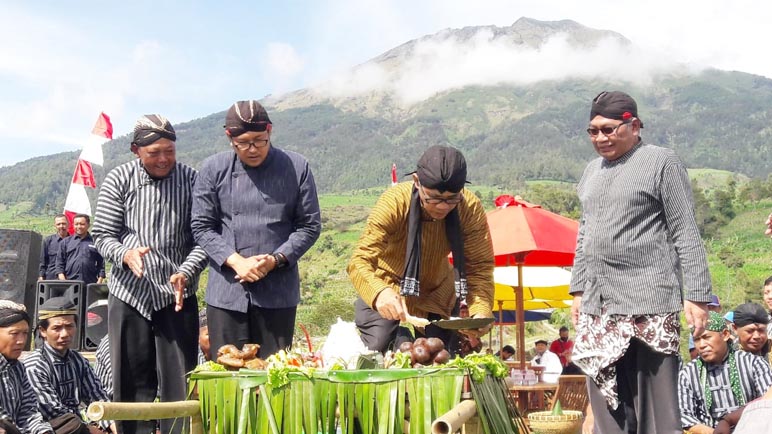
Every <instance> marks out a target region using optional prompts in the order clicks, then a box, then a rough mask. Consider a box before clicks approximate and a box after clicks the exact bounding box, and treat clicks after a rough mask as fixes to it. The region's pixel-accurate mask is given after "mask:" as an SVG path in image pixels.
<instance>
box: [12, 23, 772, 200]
mask: <svg viewBox="0 0 772 434" xmlns="http://www.w3.org/2000/svg"><path fill="white" fill-rule="evenodd" d="M352 37H354V36H352ZM609 89H622V90H625V91H627V92H628V93H630V94H632V95H633V96H634V97H635V98H636V99H637V100H638V104H639V114H640V117H641V119H642V120H643V121H644V124H645V129H644V130H643V137H644V139H645V140H646V141H649V142H653V143H657V144H661V145H663V146H667V147H671V148H674V149H675V150H677V151H678V153H679V154H680V155H681V157H682V158H683V159H684V161H685V162H686V164H687V166H689V167H709V168H716V169H725V170H731V171H735V172H740V173H743V174H746V175H749V176H755V177H766V176H767V171H768V169H767V163H766V161H765V158H764V157H765V156H766V155H767V151H768V150H769V149H770V142H771V141H772V139H771V137H772V129H771V127H770V117H771V116H772V103H770V101H772V80H770V79H767V78H764V77H760V76H754V75H751V74H746V73H742V72H730V71H719V70H714V69H705V70H700V69H698V68H695V67H693V66H691V65H684V64H678V63H676V62H674V61H672V60H671V59H668V58H664V57H662V56H659V55H658V54H657V53H650V52H645V51H643V50H641V49H639V48H637V47H636V45H635V43H634V41H628V40H627V39H626V38H625V37H624V36H622V35H620V34H618V33H613V32H608V31H603V30H596V29H590V28H587V27H584V26H582V25H581V24H578V23H576V22H573V21H556V22H542V21H536V20H533V19H528V18H521V19H519V20H517V21H516V22H515V23H514V24H513V25H512V26H509V27H495V26H481V27H466V28H462V29H446V30H442V31H440V32H438V33H436V34H433V35H428V36H425V37H422V38H419V39H416V40H413V41H409V42H406V43H405V44H402V45H400V46H398V47H395V48H394V49H392V50H389V51H387V52H385V53H383V54H381V55H379V56H377V57H375V58H373V59H372V60H370V61H368V62H366V63H364V64H361V65H358V66H356V67H354V68H352V69H351V70H349V71H344V72H342V73H341V74H339V75H338V76H335V77H331V78H330V79H329V80H328V81H325V82H322V83H319V84H317V85H314V86H312V87H310V88H307V89H302V90H298V91H295V92H291V93H288V94H285V95H278V96H268V97H267V98H265V99H264V103H265V105H266V106H267V107H268V110H269V113H270V116H271V119H272V120H273V122H274V126H275V129H274V134H273V143H274V145H275V146H277V147H279V148H285V149H291V150H296V151H299V152H301V153H303V154H304V155H306V157H308V159H309V160H310V161H311V165H312V167H313V170H314V175H315V178H316V181H317V183H318V185H319V187H320V189H321V190H322V191H341V190H351V189H356V188H365V187H373V186H381V185H386V184H387V183H388V180H389V169H390V167H391V164H392V163H396V164H397V166H398V170H399V171H400V172H402V173H405V172H409V171H411V169H412V167H413V166H414V164H415V161H416V159H417V158H418V156H419V155H420V153H421V152H422V151H423V150H424V149H426V147H428V146H430V145H433V144H450V145H452V146H456V147H458V148H460V149H461V150H463V151H464V152H465V154H466V156H467V160H468V162H469V167H470V178H471V180H472V181H473V183H475V184H488V185H490V184H495V185H501V186H504V187H510V186H513V185H515V183H516V182H517V181H518V180H521V179H534V178H549V179H558V180H566V181H575V180H577V179H578V177H579V176H581V171H582V169H583V168H584V166H585V165H586V163H587V161H589V160H590V159H592V158H593V157H594V156H595V153H594V151H593V150H592V147H591V145H590V143H589V140H588V139H587V137H586V133H585V132H584V129H585V128H586V125H587V121H588V115H589V101H590V100H591V99H592V98H593V97H594V96H595V95H596V94H597V93H599V92H600V91H602V90H609ZM249 97H251V96H250V95H245V96H244V98H245V99H246V98H249ZM223 119H224V112H219V113H214V114H211V115H208V116H205V117H203V118H201V119H197V120H193V121H190V122H186V123H180V124H177V125H176V126H175V127H176V129H177V132H178V159H179V160H180V161H183V162H186V163H189V164H192V165H193V166H198V165H199V164H200V162H201V161H202V160H203V159H204V158H206V157H207V156H209V155H211V154H213V153H214V152H217V151H221V150H222V151H224V150H227V149H228V143H227V141H226V140H225V136H224V134H223V130H222V123H223ZM128 142H129V139H128V137H126V136H124V137H119V138H117V139H116V140H114V141H112V142H109V143H107V144H105V146H104V151H105V167H104V168H102V169H98V170H97V177H98V180H97V183H98V185H99V184H100V183H101V178H102V177H103V175H104V173H106V170H109V169H111V168H112V167H114V166H115V165H117V164H120V163H122V162H125V161H128V160H129V159H130V158H132V155H131V154H130V153H129V146H128ZM76 159H77V153H74V152H70V153H63V154H57V155H51V156H46V157H39V158H34V159H31V160H27V161H25V162H22V163H19V164H16V165H14V166H11V167H5V168H0V203H5V204H12V203H17V202H21V201H32V202H34V203H35V206H36V207H37V209H39V210H40V212H48V210H56V209H61V207H62V204H63V202H64V197H65V195H66V190H67V188H68V186H69V181H70V178H71V176H72V171H73V169H74V165H75V161H76ZM46 204H47V205H46Z"/></svg>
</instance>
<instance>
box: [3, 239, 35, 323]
mask: <svg viewBox="0 0 772 434" xmlns="http://www.w3.org/2000/svg"><path fill="white" fill-rule="evenodd" d="M42 243H43V238H42V237H41V236H40V234H38V233H37V232H32V231H17V230H14V229H0V299H2V300H11V301H14V302H16V303H20V304H23V305H25V306H27V311H28V312H33V311H34V310H35V282H37V280H38V272H39V270H38V268H39V267H40V246H41V245H42Z"/></svg>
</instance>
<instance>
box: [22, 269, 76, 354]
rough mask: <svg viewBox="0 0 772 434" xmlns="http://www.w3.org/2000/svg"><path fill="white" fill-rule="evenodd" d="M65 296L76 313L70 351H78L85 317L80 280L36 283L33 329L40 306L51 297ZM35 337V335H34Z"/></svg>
mask: <svg viewBox="0 0 772 434" xmlns="http://www.w3.org/2000/svg"><path fill="white" fill-rule="evenodd" d="M65 294H67V295H68V296H69V297H71V298H72V301H73V302H74V303H75V309H76V310H77V312H78V328H77V331H76V332H75V337H74V338H73V339H72V346H71V347H70V349H71V350H74V351H80V350H81V344H82V336H83V333H81V331H82V330H83V324H84V322H85V320H84V319H85V317H86V303H85V294H84V291H83V282H82V281H80V280H41V281H39V282H38V289H37V294H36V296H35V312H34V313H35V316H34V317H33V320H32V322H33V328H34V327H35V326H37V318H38V311H39V310H40V305H41V304H43V303H45V301H46V300H48V299H49V298H52V297H61V296H63V295H65ZM35 335H37V333H35Z"/></svg>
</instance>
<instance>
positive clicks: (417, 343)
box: [413, 338, 426, 346]
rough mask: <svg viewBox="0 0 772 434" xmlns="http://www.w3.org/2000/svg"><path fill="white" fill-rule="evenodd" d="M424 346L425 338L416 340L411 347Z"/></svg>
mask: <svg viewBox="0 0 772 434" xmlns="http://www.w3.org/2000/svg"><path fill="white" fill-rule="evenodd" d="M416 345H426V338H418V339H416V340H415V341H414V342H413V346H416Z"/></svg>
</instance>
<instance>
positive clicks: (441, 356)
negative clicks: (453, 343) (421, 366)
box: [434, 349, 450, 365]
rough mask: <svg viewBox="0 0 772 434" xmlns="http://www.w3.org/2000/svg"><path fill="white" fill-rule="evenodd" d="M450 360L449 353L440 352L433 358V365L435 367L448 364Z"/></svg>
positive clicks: (443, 350)
mask: <svg viewBox="0 0 772 434" xmlns="http://www.w3.org/2000/svg"><path fill="white" fill-rule="evenodd" d="M449 360H450V353H449V352H448V350H446V349H442V350H440V352H439V353H437V355H436V356H434V364H436V365H444V364H445V363H448V361H449Z"/></svg>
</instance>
